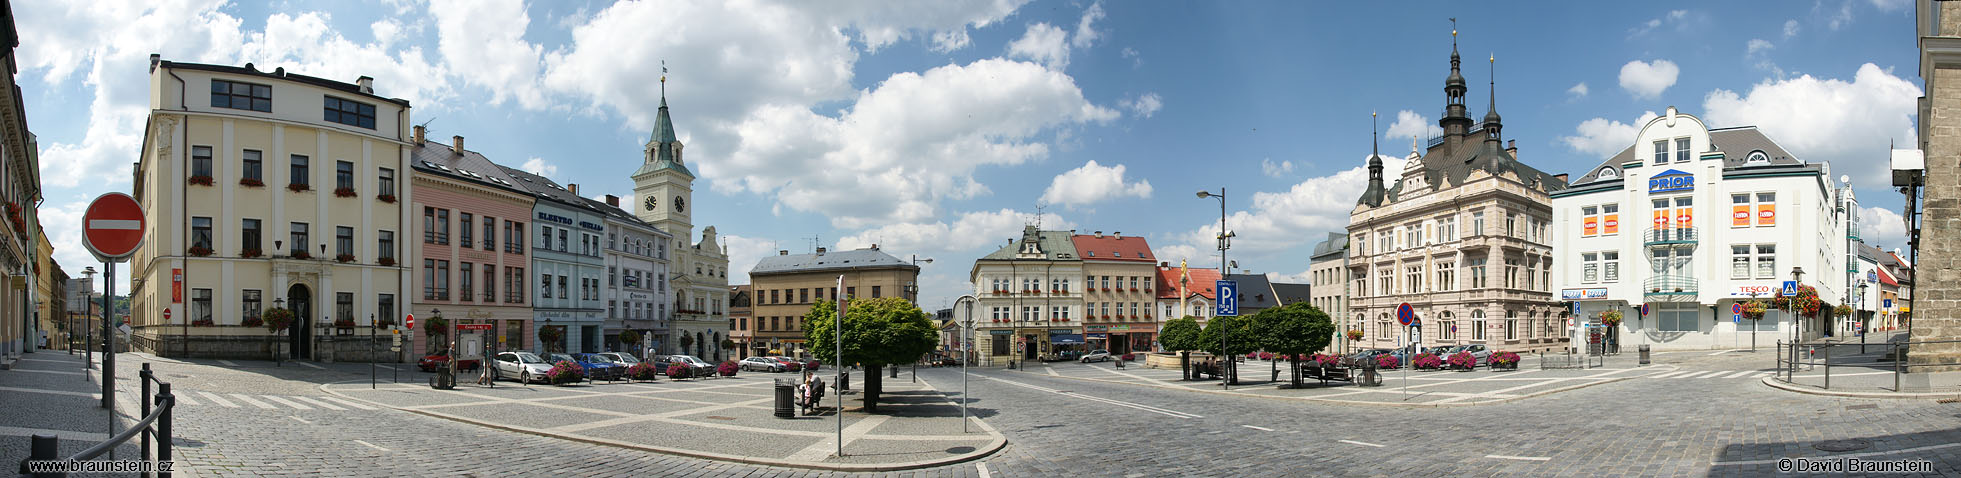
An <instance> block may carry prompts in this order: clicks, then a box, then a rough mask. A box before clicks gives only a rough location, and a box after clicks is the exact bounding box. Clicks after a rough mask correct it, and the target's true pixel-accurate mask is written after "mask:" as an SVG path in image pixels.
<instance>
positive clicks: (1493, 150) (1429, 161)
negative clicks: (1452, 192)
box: [1383, 127, 1566, 204]
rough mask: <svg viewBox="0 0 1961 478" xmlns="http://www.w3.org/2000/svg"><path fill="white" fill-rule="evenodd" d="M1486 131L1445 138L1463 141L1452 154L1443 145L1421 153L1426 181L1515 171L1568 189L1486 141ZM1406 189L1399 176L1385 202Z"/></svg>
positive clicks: (1443, 182)
mask: <svg viewBox="0 0 1961 478" xmlns="http://www.w3.org/2000/svg"><path fill="white" fill-rule="evenodd" d="M1483 131H1484V128H1482V127H1479V128H1475V129H1472V130H1471V133H1470V134H1467V135H1465V136H1464V137H1463V139H1461V140H1454V139H1450V138H1445V139H1444V141H1462V142H1461V143H1459V144H1458V145H1457V147H1456V149H1454V150H1449V154H1444V151H1446V150H1444V149H1431V150H1430V154H1426V155H1424V156H1423V157H1422V161H1423V172H1422V174H1423V182H1424V183H1425V184H1427V185H1429V187H1430V190H1432V191H1435V190H1437V189H1440V188H1445V187H1457V186H1461V185H1463V184H1464V181H1465V180H1466V179H1469V178H1470V177H1471V173H1472V172H1475V171H1484V172H1486V173H1489V174H1491V175H1493V176H1505V175H1506V174H1516V175H1518V178H1519V181H1522V182H1524V183H1525V186H1526V187H1529V188H1534V189H1542V190H1544V191H1546V192H1553V191H1558V190H1561V189H1566V183H1565V182H1563V181H1560V180H1559V178H1556V177H1553V175H1552V174H1548V173H1546V172H1544V171H1540V170H1538V169H1536V168H1533V167H1532V166H1528V165H1526V164H1525V163H1522V162H1519V160H1518V158H1517V157H1515V156H1512V154H1511V153H1508V152H1505V148H1504V146H1503V145H1501V144H1499V143H1493V142H1486V141H1484V139H1483V136H1484V133H1483ZM1403 192H1404V191H1403V181H1402V180H1401V179H1398V180H1396V185H1395V186H1393V187H1390V188H1389V192H1388V198H1387V199H1386V200H1385V201H1383V202H1384V203H1385V204H1387V203H1394V202H1397V201H1401V200H1402V196H1403Z"/></svg>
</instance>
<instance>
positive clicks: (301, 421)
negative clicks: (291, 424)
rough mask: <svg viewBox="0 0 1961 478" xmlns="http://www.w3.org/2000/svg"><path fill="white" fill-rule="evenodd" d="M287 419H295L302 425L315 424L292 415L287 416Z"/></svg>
mask: <svg viewBox="0 0 1961 478" xmlns="http://www.w3.org/2000/svg"><path fill="white" fill-rule="evenodd" d="M286 418H291V419H294V420H299V421H300V423H305V424H308V425H312V424H313V422H309V421H306V419H305V418H300V417H295V416H292V415H287V416H286Z"/></svg>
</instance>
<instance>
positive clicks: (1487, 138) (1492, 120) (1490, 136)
mask: <svg viewBox="0 0 1961 478" xmlns="http://www.w3.org/2000/svg"><path fill="white" fill-rule="evenodd" d="M1503 123H1504V122H1503V121H1502V120H1500V118H1499V117H1498V55H1495V54H1494V55H1492V56H1491V110H1490V112H1489V113H1485V114H1484V142H1486V143H1498V142H1501V141H1503V140H1504V138H1503V137H1502V136H1500V135H1499V131H1500V130H1502V129H1503V128H1504V125H1503ZM1499 149H1504V148H1502V147H1501V148H1499Z"/></svg>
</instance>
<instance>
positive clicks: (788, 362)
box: [763, 356, 803, 372]
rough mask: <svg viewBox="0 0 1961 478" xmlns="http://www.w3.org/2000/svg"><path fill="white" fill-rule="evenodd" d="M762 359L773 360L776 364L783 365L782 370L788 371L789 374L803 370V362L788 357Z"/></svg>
mask: <svg viewBox="0 0 1961 478" xmlns="http://www.w3.org/2000/svg"><path fill="white" fill-rule="evenodd" d="M763 358H766V359H770V360H775V361H776V363H780V364H783V368H784V369H785V370H789V371H791V372H796V371H801V370H803V361H801V360H797V359H793V358H789V357H783V356H772V357H763Z"/></svg>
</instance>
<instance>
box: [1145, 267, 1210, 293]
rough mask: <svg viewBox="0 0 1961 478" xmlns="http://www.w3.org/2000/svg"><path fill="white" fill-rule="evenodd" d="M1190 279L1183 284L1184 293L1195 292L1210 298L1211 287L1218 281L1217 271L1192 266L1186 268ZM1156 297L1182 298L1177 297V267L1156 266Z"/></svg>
mask: <svg viewBox="0 0 1961 478" xmlns="http://www.w3.org/2000/svg"><path fill="white" fill-rule="evenodd" d="M1187 274H1190V276H1191V279H1192V281H1191V282H1189V283H1186V284H1185V294H1186V295H1191V294H1197V295H1199V296H1202V297H1205V298H1206V299H1211V298H1212V287H1213V285H1215V284H1217V283H1218V281H1219V271H1217V270H1213V269H1204V268H1197V267H1192V268H1189V269H1188V270H1187ZM1157 275H1158V284H1157V286H1158V298H1159V299H1183V297H1178V268H1176V267H1159V268H1158V274H1157Z"/></svg>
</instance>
